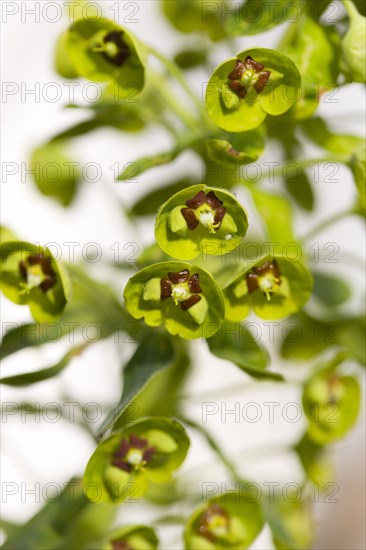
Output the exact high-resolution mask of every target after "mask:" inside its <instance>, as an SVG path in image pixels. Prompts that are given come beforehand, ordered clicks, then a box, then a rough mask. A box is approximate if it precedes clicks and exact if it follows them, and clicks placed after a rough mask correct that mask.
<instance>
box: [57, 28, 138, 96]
mask: <svg viewBox="0 0 366 550" xmlns="http://www.w3.org/2000/svg"><path fill="white" fill-rule="evenodd" d="M65 47H66V52H67V55H68V58H69V60H70V63H71V64H72V66H73V68H74V71H75V73H76V74H77V75H78V76H82V77H84V78H87V79H89V80H94V81H97V82H99V81H101V82H104V81H112V82H116V83H117V84H118V85H119V89H118V94H119V97H124V96H131V90H132V92H140V91H141V90H142V88H143V86H144V82H145V63H146V58H147V49H146V47H145V46H144V44H142V43H141V42H140V41H138V40H137V38H136V37H135V36H134V35H133V34H132V33H131V32H130V31H127V30H126V29H124V28H123V27H121V26H120V25H117V24H116V23H114V22H113V21H110V20H108V19H104V18H98V19H96V20H89V19H79V20H77V21H76V22H75V23H73V24H72V25H71V26H70V28H69V30H68V32H67V37H66V39H65Z"/></svg>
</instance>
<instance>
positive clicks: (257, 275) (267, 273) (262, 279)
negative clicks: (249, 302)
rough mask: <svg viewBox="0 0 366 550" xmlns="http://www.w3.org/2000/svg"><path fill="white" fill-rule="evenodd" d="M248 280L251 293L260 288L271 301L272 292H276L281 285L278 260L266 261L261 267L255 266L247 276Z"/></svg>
mask: <svg viewBox="0 0 366 550" xmlns="http://www.w3.org/2000/svg"><path fill="white" fill-rule="evenodd" d="M246 282H247V287H248V292H249V294H251V293H252V292H255V291H256V290H258V289H259V290H261V291H262V292H263V293H264V294H265V295H266V298H267V300H268V301H270V300H271V294H274V293H276V292H277V291H278V290H279V288H280V286H281V273H280V270H279V267H278V264H277V262H276V260H273V261H272V262H265V263H264V264H263V265H261V266H259V267H253V269H252V271H251V272H250V273H248V274H247V276H246Z"/></svg>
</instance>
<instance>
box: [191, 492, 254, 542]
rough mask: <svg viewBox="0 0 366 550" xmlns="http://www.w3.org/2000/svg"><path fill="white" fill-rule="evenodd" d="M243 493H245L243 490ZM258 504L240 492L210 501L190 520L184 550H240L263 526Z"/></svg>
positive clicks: (196, 511) (252, 539)
mask: <svg viewBox="0 0 366 550" xmlns="http://www.w3.org/2000/svg"><path fill="white" fill-rule="evenodd" d="M243 492H244V491H243ZM263 523H264V520H263V517H262V511H261V507H260V505H259V504H258V502H255V501H254V499H253V500H251V501H250V500H249V498H248V499H247V500H246V499H245V497H244V494H242V493H237V494H234V493H226V494H223V495H220V496H219V497H215V498H213V499H210V500H209V501H208V502H207V504H205V505H204V506H200V507H199V508H197V509H196V510H195V512H194V513H193V514H192V516H191V517H190V518H189V520H188V522H187V525H186V528H185V531H184V540H185V548H186V550H192V549H193V548H194V550H223V549H224V548H230V549H231V550H243V549H245V548H248V547H249V546H250V545H251V544H252V542H253V541H254V539H255V538H256V537H257V536H258V534H259V533H260V531H261V530H262V527H263Z"/></svg>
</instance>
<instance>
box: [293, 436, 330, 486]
mask: <svg viewBox="0 0 366 550" xmlns="http://www.w3.org/2000/svg"><path fill="white" fill-rule="evenodd" d="M294 450H295V451H296V453H297V455H298V457H299V459H300V462H301V464H302V466H303V468H304V470H305V473H306V474H307V476H308V477H309V478H310V479H311V481H312V482H313V483H317V484H318V486H319V489H320V490H321V491H322V490H324V488H325V486H326V484H327V483H329V482H331V481H332V480H333V479H334V475H335V472H334V466H333V463H332V461H331V458H330V456H329V452H328V450H327V448H326V447H324V446H323V445H318V444H317V443H314V441H312V440H311V439H310V438H309V436H308V435H307V434H305V435H304V436H303V437H302V438H301V440H300V441H299V443H298V444H297V445H296V446H295V447H294Z"/></svg>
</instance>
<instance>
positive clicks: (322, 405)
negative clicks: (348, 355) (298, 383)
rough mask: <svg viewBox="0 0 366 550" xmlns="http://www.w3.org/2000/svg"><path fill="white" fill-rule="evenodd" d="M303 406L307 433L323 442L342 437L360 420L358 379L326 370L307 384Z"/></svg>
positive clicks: (320, 442) (315, 439) (323, 443)
mask: <svg viewBox="0 0 366 550" xmlns="http://www.w3.org/2000/svg"><path fill="white" fill-rule="evenodd" d="M303 406H304V411H305V414H306V416H307V418H308V420H309V427H308V435H309V437H310V438H311V439H312V440H313V441H315V442H316V443H318V444H320V445H325V444H328V443H332V442H333V441H336V440H338V439H340V438H341V437H343V436H344V435H345V434H346V433H347V432H348V431H349V430H350V429H351V427H352V426H353V425H354V423H355V422H356V420H357V416H358V412H359V408H360V386H359V383H358V381H357V380H356V378H353V377H352V376H344V375H341V374H338V373H337V372H334V371H329V370H327V369H323V370H322V371H321V372H318V373H317V374H315V376H313V377H311V378H310V379H309V380H308V381H307V383H306V384H305V387H304V393H303Z"/></svg>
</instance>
